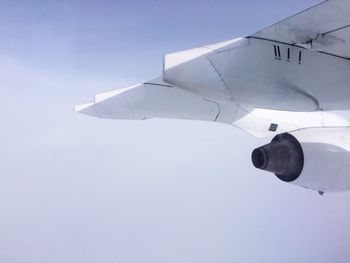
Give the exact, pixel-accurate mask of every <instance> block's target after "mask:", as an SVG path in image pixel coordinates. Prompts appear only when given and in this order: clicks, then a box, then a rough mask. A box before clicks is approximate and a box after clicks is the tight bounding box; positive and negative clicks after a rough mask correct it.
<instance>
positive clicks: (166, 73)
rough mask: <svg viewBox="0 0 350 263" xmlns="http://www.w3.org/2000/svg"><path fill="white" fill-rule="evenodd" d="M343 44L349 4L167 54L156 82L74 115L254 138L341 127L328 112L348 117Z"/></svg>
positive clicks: (340, 2)
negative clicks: (208, 128) (219, 127)
mask: <svg viewBox="0 0 350 263" xmlns="http://www.w3.org/2000/svg"><path fill="white" fill-rule="evenodd" d="M349 41H350V1H347V0H329V1H325V2H322V3H321V4H319V5H316V6H314V7H312V8H309V9H307V10H305V11H303V12H301V13H298V14H296V15H294V16H292V17H289V18H287V19H285V20H283V21H281V22H279V23H276V24H274V25H272V26H270V27H267V28H265V29H263V30H261V31H258V32H257V33H255V34H252V35H251V36H248V37H247V38H237V39H233V40H228V41H224V42H219V43H216V44H212V45H205V46H202V47H198V48H194V49H189V50H185V51H180V52H175V53H171V54H167V55H165V57H164V68H163V75H162V76H160V77H159V78H156V79H153V80H151V81H148V82H144V83H140V84H137V85H134V86H131V87H127V88H121V89H116V90H112V91H109V92H104V93H100V94H97V95H96V96H95V99H94V101H93V102H91V103H87V104H83V105H79V106H76V108H75V110H76V111H78V112H80V113H83V114H87V115H91V116H94V117H100V118H112V119H133V120H144V119H150V118H175V119H189V120H201V121H212V122H221V123H226V124H230V125H234V126H236V127H238V128H240V129H242V130H244V131H246V132H248V133H250V134H252V135H254V136H258V137H265V136H274V135H276V134H278V133H282V132H288V131H295V130H299V129H303V128H310V127H339V126H341V127H343V126H349V121H348V120H347V118H345V117H343V115H339V114H338V112H335V111H337V110H338V111H339V110H340V111H341V110H350V106H349V105H350V104H349V103H348V102H349V101H350V89H349V88H348V83H350V74H348V72H349V71H350V67H349V65H350V64H349V63H348V58H350V45H349ZM305 50H307V51H308V52H306V51H305ZM325 53H326V54H325ZM329 55H330V56H329ZM301 56H303V57H302V58H301Z"/></svg>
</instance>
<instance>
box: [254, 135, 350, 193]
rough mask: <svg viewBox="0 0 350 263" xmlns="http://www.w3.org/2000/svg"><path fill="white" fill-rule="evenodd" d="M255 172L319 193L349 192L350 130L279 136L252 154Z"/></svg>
mask: <svg viewBox="0 0 350 263" xmlns="http://www.w3.org/2000/svg"><path fill="white" fill-rule="evenodd" d="M252 162H253V164H254V166H255V167H256V168H259V169H261V170H265V171H270V172H273V173H274V174H275V175H276V176H277V177H278V178H279V179H281V180H282V181H285V182H291V183H293V184H296V185H299V186H302V187H305V188H310V189H313V190H316V191H319V192H331V191H345V190H348V189H350V128H310V129H303V130H299V131H295V132H291V133H283V134H279V135H276V136H275V137H274V138H273V139H272V141H271V143H269V144H266V145H264V146H261V147H259V148H256V149H255V150H254V151H253V152H252Z"/></svg>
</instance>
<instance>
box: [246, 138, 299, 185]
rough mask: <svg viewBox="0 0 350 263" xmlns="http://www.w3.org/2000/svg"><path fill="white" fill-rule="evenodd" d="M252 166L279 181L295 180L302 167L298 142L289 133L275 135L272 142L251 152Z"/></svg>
mask: <svg viewBox="0 0 350 263" xmlns="http://www.w3.org/2000/svg"><path fill="white" fill-rule="evenodd" d="M252 162H253V165H254V166H255V167H256V168H258V169H261V170H265V171H269V172H273V173H274V174H275V175H276V176H277V177H278V178H279V179H280V180H282V181H284V182H292V181H294V180H296V179H297V178H298V177H299V176H300V174H301V172H302V170H303V167H304V153H303V150H302V147H301V145H300V143H299V141H298V140H297V139H296V138H295V137H294V136H293V135H291V134H289V133H282V134H279V135H276V136H275V137H274V138H273V139H272V141H271V142H270V143H268V144H266V145H264V146H261V147H259V148H256V149H254V150H253V152H252Z"/></svg>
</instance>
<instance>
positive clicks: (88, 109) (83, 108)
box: [74, 102, 100, 117]
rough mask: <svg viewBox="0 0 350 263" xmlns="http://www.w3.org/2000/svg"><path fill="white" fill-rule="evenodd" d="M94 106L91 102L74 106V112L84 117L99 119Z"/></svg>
mask: <svg viewBox="0 0 350 263" xmlns="http://www.w3.org/2000/svg"><path fill="white" fill-rule="evenodd" d="M94 106H95V103H93V102H89V103H84V104H80V105H75V106H74V111H75V112H78V113H82V114H85V115H89V116H92V117H100V116H99V114H98V112H97V111H96V109H95V107H94Z"/></svg>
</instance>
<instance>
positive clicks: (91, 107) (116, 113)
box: [75, 78, 220, 121]
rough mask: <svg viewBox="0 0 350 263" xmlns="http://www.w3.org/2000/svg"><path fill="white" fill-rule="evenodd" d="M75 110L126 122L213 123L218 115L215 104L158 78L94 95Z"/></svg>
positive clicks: (217, 107) (218, 110) (218, 109)
mask: <svg viewBox="0 0 350 263" xmlns="http://www.w3.org/2000/svg"><path fill="white" fill-rule="evenodd" d="M75 110H76V111H78V112H80V113H83V114H87V115H91V116H93V117H100V118H109V119H127V120H143V119H149V118H173V119H190V120H203V121H215V120H216V118H217V117H218V115H219V113H220V108H219V106H218V104H217V103H215V102H212V101H209V100H207V99H203V98H202V97H200V96H197V95H195V94H192V93H189V92H186V91H183V90H180V89H177V88H176V87H173V86H171V85H169V84H167V83H165V82H163V81H162V80H161V79H160V78H158V79H154V80H152V81H149V82H145V83H141V84H137V85H134V86H131V87H127V88H119V89H115V90H112V91H108V92H104V93H100V94H97V95H96V96H95V99H94V101H93V102H91V103H86V104H82V105H78V106H76V107H75Z"/></svg>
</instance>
